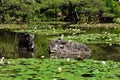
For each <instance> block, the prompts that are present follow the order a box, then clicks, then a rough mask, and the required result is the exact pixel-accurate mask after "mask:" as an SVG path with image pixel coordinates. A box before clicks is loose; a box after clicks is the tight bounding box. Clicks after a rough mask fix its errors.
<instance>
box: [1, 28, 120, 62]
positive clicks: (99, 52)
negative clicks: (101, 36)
mask: <svg viewBox="0 0 120 80" xmlns="http://www.w3.org/2000/svg"><path fill="white" fill-rule="evenodd" d="M21 34H22V33H15V32H9V31H4V30H1V31H0V57H2V56H4V57H6V58H18V53H17V42H18V39H19V37H20V35H21ZM16 36H17V37H16ZM44 39H45V37H44V38H41V36H38V35H35V44H36V47H37V50H36V51H35V57H38V56H46V55H47V54H49V46H48V45H49V42H46V43H43V40H44ZM44 41H45V40H44ZM87 45H88V47H89V48H90V49H91V50H92V56H91V59H95V60H114V61H120V45H119V44H87Z"/></svg>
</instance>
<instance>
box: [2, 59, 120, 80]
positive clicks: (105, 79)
mask: <svg viewBox="0 0 120 80" xmlns="http://www.w3.org/2000/svg"><path fill="white" fill-rule="evenodd" d="M9 61H10V62H11V64H9V65H3V66H0V79H1V80H8V79H9V80H85V79H88V80H93V79H94V80H119V79H120V74H119V73H120V63H119V62H113V61H96V60H90V59H86V60H83V61H77V60H72V59H66V60H65V59H60V60H56V59H51V60H50V59H23V58H22V59H14V60H13V59H9Z"/></svg>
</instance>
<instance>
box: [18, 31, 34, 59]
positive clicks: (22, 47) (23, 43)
mask: <svg viewBox="0 0 120 80" xmlns="http://www.w3.org/2000/svg"><path fill="white" fill-rule="evenodd" d="M34 51H35V43H34V35H33V34H29V33H25V34H23V35H22V36H21V38H20V40H19V42H18V52H19V57H21V58H31V57H34Z"/></svg>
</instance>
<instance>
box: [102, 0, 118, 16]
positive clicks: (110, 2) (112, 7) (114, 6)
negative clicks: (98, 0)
mask: <svg viewBox="0 0 120 80" xmlns="http://www.w3.org/2000/svg"><path fill="white" fill-rule="evenodd" d="M103 1H104V2H105V3H106V6H107V7H108V8H109V12H110V13H114V14H116V16H117V17H120V6H119V3H118V1H117V2H116V1H115V0H103Z"/></svg>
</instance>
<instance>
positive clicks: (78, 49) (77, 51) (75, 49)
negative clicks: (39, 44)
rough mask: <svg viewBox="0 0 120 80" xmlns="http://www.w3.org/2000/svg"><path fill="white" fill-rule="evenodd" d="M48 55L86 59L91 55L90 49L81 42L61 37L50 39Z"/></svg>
mask: <svg viewBox="0 0 120 80" xmlns="http://www.w3.org/2000/svg"><path fill="white" fill-rule="evenodd" d="M50 52H51V54H50V57H51V58H52V57H55V58H58V59H60V58H64V59H67V58H72V59H86V58H89V57H90V56H91V50H90V49H89V48H88V47H87V46H86V45H85V44H82V43H77V42H71V41H65V40H61V39H57V40H53V41H51V45H50Z"/></svg>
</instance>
